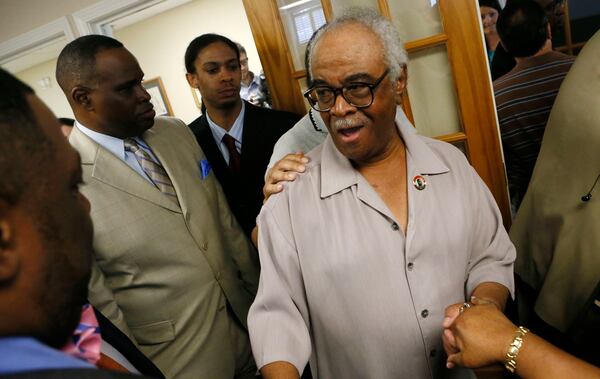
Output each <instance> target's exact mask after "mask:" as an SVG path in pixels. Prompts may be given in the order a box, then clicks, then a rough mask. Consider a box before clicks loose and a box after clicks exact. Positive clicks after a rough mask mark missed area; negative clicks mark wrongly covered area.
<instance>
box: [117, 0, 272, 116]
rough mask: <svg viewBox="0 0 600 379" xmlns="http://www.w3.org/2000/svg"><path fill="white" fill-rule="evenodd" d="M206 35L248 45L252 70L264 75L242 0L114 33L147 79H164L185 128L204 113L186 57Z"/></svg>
mask: <svg viewBox="0 0 600 379" xmlns="http://www.w3.org/2000/svg"><path fill="white" fill-rule="evenodd" d="M204 33H218V34H223V35H225V36H227V37H229V38H231V39H232V40H234V41H237V42H239V43H241V44H242V45H244V47H245V48H246V50H247V53H248V59H249V64H250V69H251V70H252V71H253V72H255V73H258V72H259V71H260V61H259V58H258V52H257V51H256V47H255V45H254V40H253V38H252V32H251V30H250V25H249V23H248V20H247V19H246V13H245V11H244V7H243V5H242V0H219V1H215V0H195V1H192V2H190V3H187V4H184V5H182V6H180V7H177V8H174V9H172V10H170V11H167V12H165V13H162V14H161V15H158V16H155V17H152V18H149V19H147V20H144V21H142V22H139V23H137V24H133V25H131V26H128V27H126V28H123V29H120V30H116V31H114V36H115V38H117V39H118V40H119V41H121V42H123V44H124V45H125V47H127V49H129V51H131V52H132V54H133V55H135V56H136V57H137V59H138V61H139V63H140V66H141V67H142V70H143V71H144V73H145V78H146V79H151V78H154V77H157V76H160V77H161V79H162V81H163V84H164V86H165V90H166V93H167V96H168V98H169V101H170V102H171V107H172V108H173V112H174V113H175V116H176V117H178V118H181V119H182V120H183V121H184V122H186V123H190V122H191V121H193V120H194V119H195V118H196V117H198V116H199V115H200V110H199V109H198V108H197V107H196V105H195V104H194V99H193V97H192V93H191V91H190V87H189V85H188V83H187V81H186V79H185V65H184V60H183V56H184V54H185V49H186V48H187V46H188V44H189V42H190V41H191V40H192V39H194V38H195V37H197V36H199V35H201V34H204Z"/></svg>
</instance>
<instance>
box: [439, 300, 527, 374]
mask: <svg viewBox="0 0 600 379" xmlns="http://www.w3.org/2000/svg"><path fill="white" fill-rule="evenodd" d="M473 304H474V306H472V307H471V308H468V309H466V310H465V311H464V312H463V313H461V314H459V315H458V316H457V317H455V318H454V320H453V321H452V322H448V323H446V320H447V319H445V320H444V337H445V336H446V332H448V333H449V334H450V335H452V337H453V342H454V344H453V347H454V351H448V350H446V353H447V354H448V361H447V366H448V367H449V368H451V367H454V366H455V365H460V366H464V367H468V368H478V367H483V366H488V365H491V364H494V363H498V362H502V361H503V360H504V357H505V355H506V349H507V347H508V345H509V344H510V343H511V341H512V339H513V334H514V332H515V330H516V329H517V327H516V326H515V325H514V324H513V323H512V322H510V320H508V319H507V318H506V316H504V314H503V313H502V312H501V311H500V310H499V309H498V307H497V306H495V305H494V304H492V303H489V302H484V301H482V302H479V301H478V300H477V299H474V300H473ZM451 307H452V306H451ZM447 313H448V309H447Z"/></svg>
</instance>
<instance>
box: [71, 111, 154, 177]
mask: <svg viewBox="0 0 600 379" xmlns="http://www.w3.org/2000/svg"><path fill="white" fill-rule="evenodd" d="M75 127H76V128H78V129H79V130H81V132H82V133H83V134H85V135H86V136H88V137H90V138H91V139H92V140H93V141H94V142H96V143H97V144H98V145H100V146H102V147H103V148H105V149H106V150H108V151H110V152H111V153H112V154H113V155H114V156H116V157H117V158H119V159H120V160H122V161H123V162H125V163H126V164H127V165H128V166H129V167H131V168H132V169H134V170H135V172H137V173H138V174H140V175H141V176H142V177H144V178H146V180H148V181H149V182H152V180H150V178H149V177H148V175H146V173H145V172H144V169H143V168H142V166H140V163H139V162H138V160H137V159H136V157H135V154H134V153H132V152H131V151H127V150H125V143H124V142H123V140H122V139H121V138H117V137H113V136H109V135H107V134H102V133H98V132H96V131H94V130H91V129H89V128H86V127H85V126H83V124H81V123H80V122H79V121H75ZM133 139H134V140H135V141H136V142H137V143H138V145H140V147H141V148H142V149H144V151H146V152H147V153H148V154H150V157H152V159H154V162H156V163H158V164H160V161H159V160H158V159H157V158H156V156H155V155H154V153H153V152H152V149H150V147H149V146H148V145H147V144H146V142H144V140H143V139H141V138H140V137H133Z"/></svg>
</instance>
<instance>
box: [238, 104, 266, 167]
mask: <svg viewBox="0 0 600 379" xmlns="http://www.w3.org/2000/svg"><path fill="white" fill-rule="evenodd" d="M261 148H262V143H261V138H260V122H259V121H258V120H256V113H255V112H254V106H253V105H251V104H249V103H246V114H245V115H244V130H243V131H242V171H244V172H246V171H251V170H252V169H253V168H254V162H253V161H252V160H253V159H254V157H257V156H259V150H260V149H261Z"/></svg>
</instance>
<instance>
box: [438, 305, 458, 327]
mask: <svg viewBox="0 0 600 379" xmlns="http://www.w3.org/2000/svg"><path fill="white" fill-rule="evenodd" d="M461 305H463V303H456V304H452V305H449V306H447V307H446V310H445V311H444V316H445V317H444V321H443V323H442V325H443V326H444V328H449V327H450V325H452V324H453V323H454V320H456V318H457V317H458V315H459V314H460V307H461Z"/></svg>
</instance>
